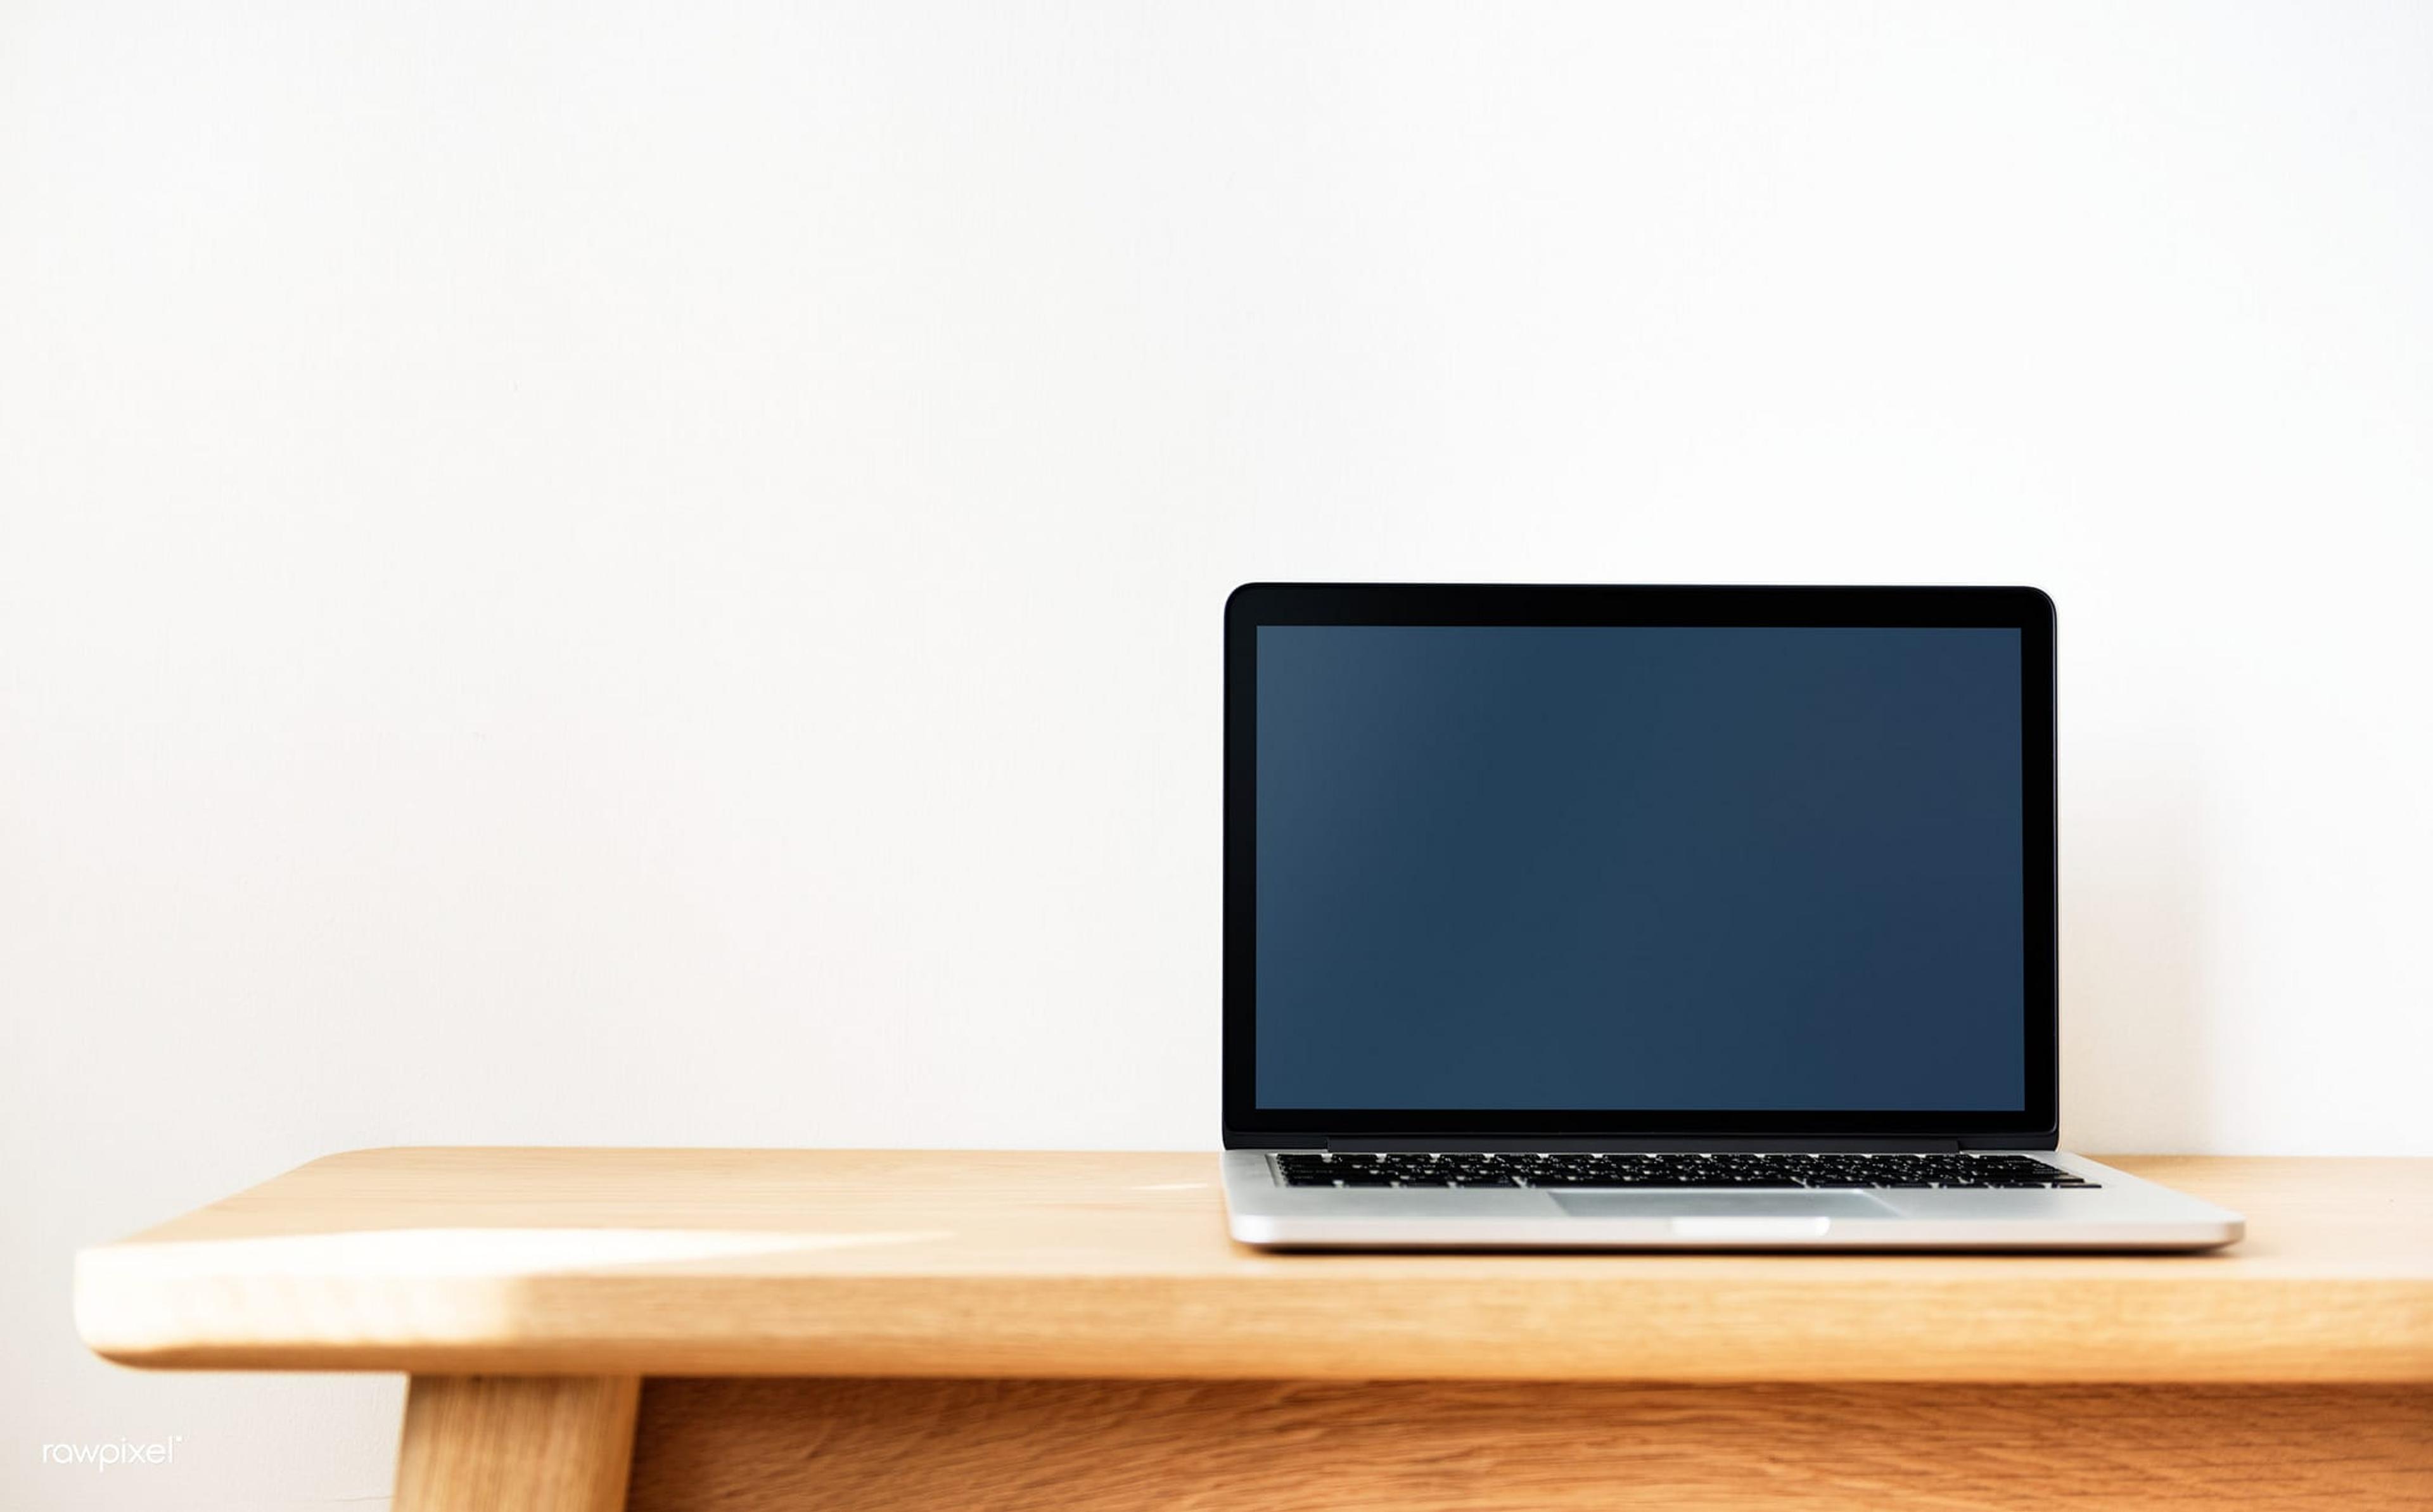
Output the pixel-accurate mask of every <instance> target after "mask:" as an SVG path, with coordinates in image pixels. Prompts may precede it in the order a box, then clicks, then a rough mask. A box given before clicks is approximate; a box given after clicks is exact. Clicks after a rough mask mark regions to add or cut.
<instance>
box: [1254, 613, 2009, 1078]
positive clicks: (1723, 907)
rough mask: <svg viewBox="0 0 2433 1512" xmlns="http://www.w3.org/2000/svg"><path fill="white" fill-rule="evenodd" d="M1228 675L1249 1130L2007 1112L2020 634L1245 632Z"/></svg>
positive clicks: (1853, 629)
mask: <svg viewBox="0 0 2433 1512" xmlns="http://www.w3.org/2000/svg"><path fill="white" fill-rule="evenodd" d="M1256 666H1257V676H1256V688H1255V731H1256V734H1255V739H1254V741H1253V742H1252V744H1251V757H1252V759H1253V761H1254V762H1255V768H1256V772H1255V782H1256V817H1255V848H1254V851H1253V855H1254V857H1255V864H1254V866H1253V867H1252V869H1251V870H1252V874H1253V875H1252V883H1253V888H1252V898H1251V910H1252V913H1253V916H1254V928H1255V936H1254V938H1255V948H1254V951H1253V952H1252V960H1251V967H1252V971H1251V975H1252V977H1253V982H1254V1001H1255V1028H1256V1033H1255V1054H1254V1056H1253V1057H1252V1060H1251V1066H1250V1068H1249V1069H1250V1070H1251V1079H1252V1085H1253V1088H1254V1100H1255V1105H1256V1106H1257V1107H1259V1108H1266V1109H1335V1110H1361V1109H1395V1110H1461V1109H1506V1110H1574V1111H1577V1110H1616V1111H1627V1110H1651V1109H1660V1110H1745V1111H1762V1110H1778V1111H1784V1112H1792V1111H1801V1110H1813V1111H1834V1110H1840V1111H1856V1110H1863V1111H1871V1112H1891V1111H1899V1110H1920V1111H1924V1110H1934V1111H1959V1112H1966V1111H1983V1112H1987V1113H1996V1112H2016V1111H2017V1110H2021V1109H2023V1108H2025V1107H2027V1106H2028V1103H2029V1096H2028V1079H2029V1076H2030V1067H2029V1065H2028V1063H2027V1055H2028V1050H2027V1048H2026V1046H2027V1045H2028V1043H2029V1041H2030V1035H2029V1034H2028V1033H2026V1032H2024V1028H2025V1025H2026V1018H2025V1015H2026V1014H2027V1012H2028V997H2027V994H2028V992H2029V983H2028V967H2029V961H2028V960H2027V953H2026V948H2025V938H2026V934H2027V931H2026V930H2024V929H2023V927H2022V920H2023V909H2025V907H2026V875H2027V868H2026V859H2027V858H2026V855H2025V840H2024V835H2025V833H2026V831H2027V829H2028V827H2029V815H2028V814H2027V812H2026V810H2025V806H2024V800H2023V790H2024V787H2025V779H2026V774H2025V773H2023V772H2022V754H2021V753H2022V747H2023V739H2022V737H2023V731H2022V728H2021V725H2022V686H2021V684H2022V671H2021V667H2022V656H2021V631H2020V630H2019V629H2018V628H2016V627H1973V628H1937V627H1923V626H1905V627H1898V628H1871V627H1865V626H1790V627H1785V626H1771V627H1738V626H1728V625H1726V626H1717V625H1702V626H1694V627H1668V626H1648V625H1635V626H1611V625H1575V624H1574V625H1566V624H1550V625H1434V624H1343V623H1326V624H1275V623H1262V624H1259V625H1258V626H1257V627H1256ZM2048 780H2049V774H2048Z"/></svg>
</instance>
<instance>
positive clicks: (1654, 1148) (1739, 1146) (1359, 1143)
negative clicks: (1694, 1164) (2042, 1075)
mask: <svg viewBox="0 0 2433 1512" xmlns="http://www.w3.org/2000/svg"><path fill="white" fill-rule="evenodd" d="M1969 1143H1970V1144H1974V1143H1976V1142H1974V1141H1970V1142H1969ZM1319 1147H1320V1148H1323V1149H1329V1150H1339V1151H1342V1152H1344V1153H1346V1154H1363V1153H1368V1154H1396V1153H1402V1152H1406V1151H1428V1150H1473V1149H1474V1150H1513V1151H1523V1150H1549V1151H1555V1150H1581V1151H1597V1150H1605V1151H1612V1152H1617V1153H1619V1152H1627V1151H1637V1150H1646V1151H1651V1152H1665V1151H1673V1150H1876V1151H1881V1152H1885V1153H1897V1152H1915V1153H1920V1154H1940V1153H1942V1152H1944V1151H1947V1150H1957V1149H1960V1148H1963V1147H1964V1146H1963V1142H1962V1141H1960V1140H1957V1139H1915V1138H1905V1137H1902V1136H1899V1135H1894V1136H1890V1137H1877V1138H1864V1137H1857V1136H1852V1135H1847V1134H1836V1135H1827V1134H1819V1135H1815V1136H1813V1137H1805V1136H1801V1135H1795V1134H1794V1135H1782V1134H1775V1135H1766V1136H1761V1137H1755V1138H1749V1137H1744V1138H1739V1139H1731V1138H1726V1137H1724V1136H1722V1135H1716V1134H1705V1135H1695V1134H1693V1135H1691V1136H1689V1137H1687V1138H1680V1139H1673V1138H1657V1137H1654V1136H1644V1137H1641V1136H1631V1135H1608V1136H1605V1137H1601V1138H1599V1137H1582V1136H1580V1135H1570V1136H1562V1135H1555V1134H1520V1135H1487V1134H1427V1135H1421V1136H1419V1137H1417V1138H1402V1139H1398V1138H1394V1137H1391V1136H1388V1135H1383V1134H1369V1135H1360V1134H1349V1135H1344V1136H1341V1137H1338V1138H1329V1139H1326V1140H1323V1141H1320V1142H1319Z"/></svg>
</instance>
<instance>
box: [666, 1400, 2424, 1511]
mask: <svg viewBox="0 0 2433 1512" xmlns="http://www.w3.org/2000/svg"><path fill="white" fill-rule="evenodd" d="M1755 1504H1764V1505H1768V1506H1778V1507H1795V1508H1801V1509H1807V1512H1825V1509H1848V1512H1861V1509H1868V1512H1873V1509H1880V1508H1886V1507H1917V1508H1935V1509H1941V1512H1949V1509H1960V1508H2028V1507H2038V1508H2041V1507H2050V1506H2055V1505H2064V1506H2067V1505H2082V1506H2101V1507H2106V1508H2112V1507H2122V1508H2128V1507H2194V1506H2237V1505H2250V1506H2272V1507H2282V1508H2308V1507H2322V1508H2342V1509H2356V1508H2372V1507H2401V1506H2424V1505H2427V1504H2433V1393H2428V1392H2427V1391H2425V1390H2423V1389H2417V1388H2390V1387H2356V1386H2328V1387H2327V1386H2310V1387H2258V1386H2208V1387H2155V1386H2118V1385H2115V1386H2094V1387H2076V1386H1948V1385H1947V1386H1931V1387H1930V1386H1897V1385H1861V1386H1815V1385H1772V1386H1764V1385H1758V1386H1748V1385H1744V1386H1631V1385H1609V1384H1585V1383H1561V1384H1556V1383H1527V1382H1401V1383H1375V1384H1366V1385H1353V1384H1347V1383H1324V1384H1314V1383H1300V1384H1279V1383H1271V1382H1173V1381H1165V1382H1137V1381H1135V1382H1110V1381H1005V1382H974V1381H912V1380H898V1381H799V1382H773V1381H655V1382H652V1383H651V1384H650V1385H648V1386H647V1387H646V1388H645V1392H644V1399H643V1410H642V1421H641V1425H640V1428H639V1431H638V1445H637V1449H636V1455H635V1467H634V1480H633V1490H632V1502H631V1505H632V1507H633V1508H634V1512H778V1509H799V1512H809V1509H813V1508H817V1509H818V1512H864V1509H872V1512H875V1509H877V1508H889V1509H900V1508H916V1507H955V1508H959V1509H970V1512H1136V1509H1138V1508H1142V1507H1151V1506H1154V1507H1158V1508H1161V1509H1165V1512H1195V1509H1207V1512H1218V1509H1222V1512H1235V1509H1238V1508H1243V1507H1257V1508H1260V1509H1262V1512H1438V1509H1443V1512H1451V1509H1453V1508H1468V1509H1491V1508H1534V1509H1548V1508H1567V1507H1569V1508H1591V1507H1593V1508H1600V1509H1609V1508H1630V1507H1663V1508H1669V1509H1682V1508H1689V1509H1695V1508H1702V1507H1711V1508H1726V1507H1729V1508H1741V1507H1746V1506H1750V1505H1755Z"/></svg>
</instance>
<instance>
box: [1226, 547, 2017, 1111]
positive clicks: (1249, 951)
mask: <svg viewBox="0 0 2433 1512" xmlns="http://www.w3.org/2000/svg"><path fill="white" fill-rule="evenodd" d="M1328 624H1353V625H1586V626H1604V625H1615V626H1629V625H1665V626H1681V625H1687V626H1701V625H1713V626H1756V627H1772V626H1784V627H1802V626H1862V627H1880V628H1909V627H1917V628H1953V629H1958V628H1970V629H1977V628H1982V629H2016V630H2017V631H2018V632H2020V635H2019V651H2020V669H2019V692H2020V716H2021V718H2020V731H2021V751H2020V756H2021V766H2020V772H2021V777H2022V782H2023V785H2024V788H2025V791H2024V793H2023V795H2022V796H2023V798H2024V803H2023V806H2022V807H2023V812H2024V821H2023V824H2024V833H2023V835H2022V841H2023V845H2022V854H2023V855H2024V857H2025V859H2026V867H2027V874H2026V878H2025V891H2024V896H2025V898H2026V904H2027V907H2026V909H2025V910H2024V918H2023V921H2022V927H2023V930H2024V937H2023V940H2022V945H2023V952H2022V960H2024V962H2025V964H2026V984H2025V986H2026V992H2025V1007H2026V1011H2025V1012H2024V1013H2023V1015H2022V1018H2023V1021H2024V1022H2023V1025H2022V1031H2023V1033H2024V1035H2025V1046H2024V1048H2025V1052H2026V1053H2025V1059H2024V1064H2025V1068H2026V1077H2025V1089H2024V1090H2025V1094H2026V1100H2027V1106H2025V1107H2024V1108H2021V1109H2018V1110H2016V1111H1995V1112H1987V1111H1984V1110H1957V1111H1951V1112H1921V1111H1916V1110H1899V1111H1890V1112H1882V1113H1868V1112H1853V1111H1848V1110H1817V1111H1812V1112H1810V1111H1786V1110H1779V1109H1766V1110H1729V1109H1638V1110H1629V1111H1614V1110H1576V1111H1557V1110H1546V1109H1521V1110H1513V1109H1477V1110H1465V1111H1459V1112H1454V1111H1447V1110H1443V1109H1376V1108H1358V1109H1347V1108H1261V1107H1259V1106H1257V1103H1256V1087H1255V1083H1254V1078H1255V1067H1256V1064H1257V1061H1256V1044H1257V1041H1256V1035H1257V1032H1258V1025H1257V1011H1256V1008H1257V1005H1256V1002H1255V998H1254V994H1255V991H1256V989H1255V986H1254V982H1255V979H1256V978H1255V972H1254V969H1253V968H1254V962H1255V960H1256V955H1255V952H1256V948H1257V941H1256V938H1255V933H1254V930H1255V926H1254V923H1253V920H1254V917H1255V913H1254V909H1253V908H1252V893H1253V889H1254V886H1255V880H1254V879H1255V876H1256V857H1255V848H1256V837H1257V833H1258V824H1257V816H1258V784H1257V770H1258V763H1257V760H1256V753H1257V739H1258V728H1257V708H1258V699H1257V690H1258V628H1259V627H1260V626H1261V625H1328ZM2053 632H2054V622H2053V605H2052V601H2051V599H2050V598H2049V597H2047V596H2046V595H2045V594H2044V593H2043V592H2042V591H2040V590H2038V589H2035V588H2031V587H1721V586H1717V587H1690V586H1663V587H1640V586H1586V585H1571V586H1518V585H1472V584H1442V585H1421V584H1318V583H1305V584H1304V583H1251V584H1245V585H1243V586H1241V587H1238V588H1236V589H1234V592H1233V594H1232V595H1231V596H1230V597H1229V598H1228V599H1227V600H1226V602H1225V901H1224V915H1225V922H1224V931H1225V938H1224V957H1223V970H1224V982H1223V995H1224V1019H1225V1028H1224V1136H1225V1145H1226V1147H1228V1148H1280V1147H1283V1148H1288V1147H1303V1146H1319V1145H1324V1144H1326V1143H1327V1142H1329V1141H1330V1140H1332V1141H1336V1142H1343V1141H1346V1140H1352V1141H1363V1140H1375V1141H1378V1142H1380V1143H1381V1144H1391V1143H1393V1142H1395V1141H1418V1142H1422V1143H1432V1144H1444V1143H1449V1142H1451V1141H1452V1140H1455V1139H1459V1140H1475V1141H1480V1142H1489V1143H1491V1142H1494V1141H1498V1140H1512V1139H1531V1138H1539V1139H1546V1140H1549V1141H1552V1142H1558V1143H1561V1144H1565V1145H1570V1144H1586V1145H1597V1144H1606V1145H1618V1146H1629V1145H1648V1146H1662V1145H1665V1144H1668V1143H1674V1144H1677V1143H1678V1142H1681V1141H1701V1140H1705V1141H1710V1142H1720V1141H1724V1140H1728V1141H1730V1142H1732V1143H1733V1144H1734V1145H1736V1146H1747V1147H1765V1146H1769V1145H1782V1146H1793V1145H1797V1144H1802V1143H1811V1142H1817V1141H1827V1142H1832V1141H1855V1142H1886V1143H1890V1144H1894V1145H1900V1144H1911V1143H1941V1142H1944V1141H1958V1142H1960V1143H1962V1144H1971V1145H2000V1146H2006V1147H2022V1148H2051V1147H2053V1145H2054V1144H2055V1138H2054V1136H2055V1134H2056V1133H2057V1131H2058V1123H2059V1106H2058V1104H2059V1077H2058V1060H2059V1055H2058V1039H2057V1036H2058V1028H2059V1012H2058V985H2057V984H2058V976H2059V971H2058V937H2057V933H2056V915H2057V911H2058V910H2057V909H2056V893H2055V872H2056V867H2055V859H2056V858H2055V850H2056V840H2055V827H2054V810H2055V802H2054V797H2055V790H2054V759H2053V756H2054V742H2053Z"/></svg>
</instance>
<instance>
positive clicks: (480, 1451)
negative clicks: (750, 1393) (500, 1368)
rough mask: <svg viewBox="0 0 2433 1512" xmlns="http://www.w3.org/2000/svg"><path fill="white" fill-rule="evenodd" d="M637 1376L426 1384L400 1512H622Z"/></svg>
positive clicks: (472, 1378)
mask: <svg viewBox="0 0 2433 1512" xmlns="http://www.w3.org/2000/svg"><path fill="white" fill-rule="evenodd" d="M640 1388H641V1382H640V1381H639V1380H638V1379H637V1378H635V1377H633V1376H488V1375H418V1376H416V1377H415V1378H414V1382H413V1385H411V1386H410V1387H408V1388H407V1391H406V1397H405V1436H404V1438H403V1440H402V1442H401V1443H400V1445H399V1446H398V1454H397V1501H396V1504H395V1512H476V1509H479V1512H492V1509H502V1508H514V1509H516V1512H621V1509H622V1508H623V1506H624V1505H625V1476H626V1471H627V1470H628V1468H629V1467H630V1466H631V1465H632V1463H633V1457H634V1403H635V1401H636V1399H637V1397H638V1394H639V1391H640Z"/></svg>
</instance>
